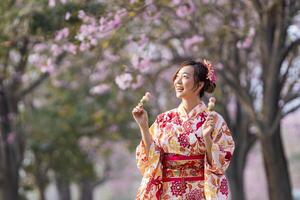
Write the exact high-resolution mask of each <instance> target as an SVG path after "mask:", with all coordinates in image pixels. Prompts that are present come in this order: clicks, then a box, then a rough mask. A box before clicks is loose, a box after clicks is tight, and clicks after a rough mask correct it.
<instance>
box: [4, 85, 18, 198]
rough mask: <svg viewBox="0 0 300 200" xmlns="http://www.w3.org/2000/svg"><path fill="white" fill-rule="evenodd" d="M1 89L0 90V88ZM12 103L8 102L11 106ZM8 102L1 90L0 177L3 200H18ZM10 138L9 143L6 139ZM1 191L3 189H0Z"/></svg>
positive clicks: (15, 152)
mask: <svg viewBox="0 0 300 200" xmlns="http://www.w3.org/2000/svg"><path fill="white" fill-rule="evenodd" d="M1 89H2V88H1ZM12 103H13V102H10V104H12ZM10 104H9V101H8V99H7V96H6V94H5V93H4V91H3V90H0V119H1V122H0V124H1V134H2V140H1V143H0V149H3V150H4V155H5V156H3V157H2V156H1V159H3V160H1V162H2V164H3V167H4V170H2V171H1V172H0V173H2V174H1V175H0V178H1V177H4V183H5V185H4V199H5V200H18V199H19V195H18V189H19V159H18V158H20V155H19V153H20V152H19V151H18V142H17V133H13V135H9V134H12V130H13V127H12V124H11V119H10V115H12V113H11V112H10V109H9V106H10ZM9 136H11V138H10V141H9V139H8V137H9ZM0 181H1V180H0ZM0 186H1V185H0ZM0 190H3V189H0Z"/></svg>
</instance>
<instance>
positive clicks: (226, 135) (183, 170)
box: [132, 60, 234, 200]
mask: <svg viewBox="0 0 300 200" xmlns="http://www.w3.org/2000/svg"><path fill="white" fill-rule="evenodd" d="M215 81H216V76H215V73H214V70H213V67H212V65H211V64H210V63H209V62H207V61H206V60H204V61H203V62H196V61H185V62H183V63H182V64H181V65H180V67H179V69H178V70H177V72H176V73H175V75H174V77H173V83H174V88H175V92H176V97H177V98H180V99H181V104H180V105H179V107H178V108H175V109H172V110H169V111H166V112H164V113H162V114H160V115H158V116H157V118H156V120H155V122H154V123H153V124H152V125H151V127H150V128H149V125H148V115H147V112H146V110H144V108H143V107H142V106H136V107H135V108H134V109H133V110H132V115H133V117H134V119H135V121H136V122H137V124H138V125H139V128H140V130H141V134H142V140H141V142H140V144H139V145H138V146H137V149H136V158H137V166H138V168H139V170H140V171H141V173H142V175H143V179H142V182H141V185H140V187H139V189H138V194H137V198H136V199H138V200H146V199H161V200H164V199H185V200H191V199H194V200H196V199H197V200H199V199H200V200H201V199H209V200H211V199H228V195H229V189H228V183H227V179H226V177H225V175H224V174H225V170H226V168H227V167H228V165H229V162H230V159H231V156H232V153H233V150H234V142H233V139H232V136H231V132H230V130H229V129H228V127H227V125H226V122H225V121H224V119H223V118H222V116H221V115H220V114H218V113H216V112H214V111H212V112H209V111H208V109H207V107H206V105H205V104H204V102H203V101H202V97H203V96H204V92H208V93H212V92H213V91H214V89H215V86H216V84H215Z"/></svg>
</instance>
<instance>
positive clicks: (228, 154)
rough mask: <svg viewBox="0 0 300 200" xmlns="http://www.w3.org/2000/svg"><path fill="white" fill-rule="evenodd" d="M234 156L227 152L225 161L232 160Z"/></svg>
mask: <svg viewBox="0 0 300 200" xmlns="http://www.w3.org/2000/svg"><path fill="white" fill-rule="evenodd" d="M231 157H232V154H231V153H230V152H229V151H226V155H225V159H226V161H229V160H231Z"/></svg>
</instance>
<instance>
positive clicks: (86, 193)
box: [80, 179, 94, 200]
mask: <svg viewBox="0 0 300 200" xmlns="http://www.w3.org/2000/svg"><path fill="white" fill-rule="evenodd" d="M80 190H81V197H80V200H93V190H94V187H93V183H92V182H91V181H89V180H86V179H85V180H82V181H81V183H80Z"/></svg>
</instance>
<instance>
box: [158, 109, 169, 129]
mask: <svg viewBox="0 0 300 200" xmlns="http://www.w3.org/2000/svg"><path fill="white" fill-rule="evenodd" d="M157 123H158V124H159V127H160V128H165V127H166V125H167V123H168V120H166V118H165V114H164V113H163V114H160V115H158V117H157Z"/></svg>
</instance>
